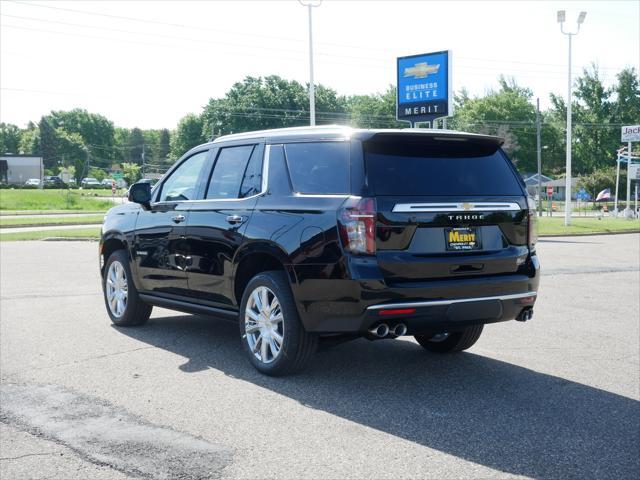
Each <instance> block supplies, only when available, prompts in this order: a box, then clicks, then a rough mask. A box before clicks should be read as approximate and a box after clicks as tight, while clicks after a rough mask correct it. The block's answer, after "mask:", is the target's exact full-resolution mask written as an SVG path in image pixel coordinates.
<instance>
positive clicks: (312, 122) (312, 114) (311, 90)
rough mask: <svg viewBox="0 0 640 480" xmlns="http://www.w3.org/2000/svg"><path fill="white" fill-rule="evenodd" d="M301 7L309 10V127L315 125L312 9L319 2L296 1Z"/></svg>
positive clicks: (318, 4)
mask: <svg viewBox="0 0 640 480" xmlns="http://www.w3.org/2000/svg"><path fill="white" fill-rule="evenodd" d="M298 1H299V2H300V4H301V5H303V6H305V7H307V8H308V9H309V125H311V126H312V127H313V126H315V124H316V87H315V85H314V83H313V14H312V11H313V10H312V9H313V7H319V6H320V2H321V0H318V1H316V2H313V1H303V0H298Z"/></svg>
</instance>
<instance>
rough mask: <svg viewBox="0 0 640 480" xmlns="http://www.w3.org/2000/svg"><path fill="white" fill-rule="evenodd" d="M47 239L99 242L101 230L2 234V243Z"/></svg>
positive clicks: (87, 229)
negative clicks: (75, 239) (78, 239)
mask: <svg viewBox="0 0 640 480" xmlns="http://www.w3.org/2000/svg"><path fill="white" fill-rule="evenodd" d="M45 238H83V239H90V240H98V239H99V238H100V228H97V227H96V228H78V229H67V230H39V231H35V232H16V233H2V232H0V242H9V241H12V242H13V241H21V240H44V239H45Z"/></svg>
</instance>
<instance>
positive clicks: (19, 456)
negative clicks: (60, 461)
mask: <svg viewBox="0 0 640 480" xmlns="http://www.w3.org/2000/svg"><path fill="white" fill-rule="evenodd" d="M47 455H60V454H59V453H58V452H43V453H25V454H24V455H18V456H17V457H0V462H1V461H5V460H20V459H21V458H26V457H40V456H43V457H44V456H47Z"/></svg>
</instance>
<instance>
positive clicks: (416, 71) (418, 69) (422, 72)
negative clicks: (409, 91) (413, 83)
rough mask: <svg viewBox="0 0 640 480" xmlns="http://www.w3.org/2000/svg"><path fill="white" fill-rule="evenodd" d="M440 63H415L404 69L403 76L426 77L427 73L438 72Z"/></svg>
mask: <svg viewBox="0 0 640 480" xmlns="http://www.w3.org/2000/svg"><path fill="white" fill-rule="evenodd" d="M438 70H440V65H439V64H438V65H429V64H428V63H427V62H420V63H416V64H415V65H414V66H413V67H407V68H405V69H404V77H405V78H407V77H413V78H426V77H427V75H430V74H432V73H438Z"/></svg>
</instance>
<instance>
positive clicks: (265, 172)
mask: <svg viewBox="0 0 640 480" xmlns="http://www.w3.org/2000/svg"><path fill="white" fill-rule="evenodd" d="M270 153H271V145H265V151H264V158H263V160H262V190H261V191H260V192H259V193H256V194H255V195H251V196H249V197H243V198H202V199H198V200H178V201H175V202H157V203H154V204H152V206H158V205H176V204H181V205H182V204H192V203H202V202H241V201H244V200H250V199H252V198H256V197H259V196H261V195H264V194H265V193H267V188H268V185H269V181H268V176H269V155H270ZM214 167H215V164H214ZM205 195H206V192H205Z"/></svg>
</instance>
